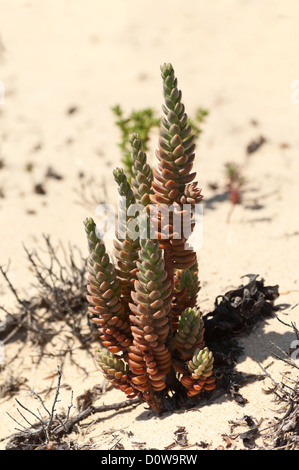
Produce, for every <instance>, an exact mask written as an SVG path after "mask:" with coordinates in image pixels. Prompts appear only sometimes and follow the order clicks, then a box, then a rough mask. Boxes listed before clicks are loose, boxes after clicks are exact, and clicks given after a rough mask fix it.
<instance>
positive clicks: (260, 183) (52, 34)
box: [0, 0, 299, 449]
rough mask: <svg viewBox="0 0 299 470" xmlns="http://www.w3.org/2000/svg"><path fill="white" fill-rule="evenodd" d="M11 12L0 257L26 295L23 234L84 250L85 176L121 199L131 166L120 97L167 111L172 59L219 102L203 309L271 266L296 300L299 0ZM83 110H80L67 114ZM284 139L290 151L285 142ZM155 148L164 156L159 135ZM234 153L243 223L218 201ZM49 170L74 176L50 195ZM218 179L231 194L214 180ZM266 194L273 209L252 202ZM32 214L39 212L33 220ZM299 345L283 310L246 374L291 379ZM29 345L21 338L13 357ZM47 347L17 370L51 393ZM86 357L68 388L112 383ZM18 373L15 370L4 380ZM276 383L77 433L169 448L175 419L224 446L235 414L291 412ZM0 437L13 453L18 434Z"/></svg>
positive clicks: (111, 418) (121, 1)
mask: <svg viewBox="0 0 299 470" xmlns="http://www.w3.org/2000/svg"><path fill="white" fill-rule="evenodd" d="M0 11H1V17H0V34H1V38H2V42H3V46H4V51H3V50H2V51H1V52H0V54H1V55H0V65H1V72H0V80H1V81H3V82H4V83H5V87H6V96H5V104H1V105H0V135H1V147H0V151H1V158H3V159H4V161H5V167H4V168H3V169H1V170H0V187H3V190H4V193H5V198H4V199H0V223H1V246H0V264H1V265H4V266H5V265H7V263H8V261H9V260H10V261H11V265H10V270H9V273H10V277H11V279H12V281H13V282H14V284H15V285H16V286H17V288H18V290H19V292H20V294H23V293H24V292H26V291H27V290H28V288H29V286H30V282H31V280H32V273H30V272H29V271H28V263H27V260H26V256H25V253H24V249H23V244H25V245H26V246H27V247H28V248H31V247H35V246H37V245H38V244H39V242H40V240H41V235H42V234H43V233H48V234H50V235H51V236H52V238H53V239H54V240H58V239H61V240H62V241H63V242H64V243H66V244H67V243H68V242H69V241H70V242H72V243H74V244H76V245H78V246H79V247H80V248H81V249H82V250H83V251H84V253H86V254H87V249H86V240H85V234H84V230H83V224H82V221H83V219H84V218H85V217H86V216H93V215H94V209H95V208H90V210H88V209H87V208H86V207H82V206H80V205H78V204H77V202H76V201H78V199H79V198H78V196H77V194H76V192H75V188H76V187H77V188H78V186H79V179H78V173H79V172H80V171H84V173H85V174H86V177H91V176H93V177H94V178H95V179H96V180H97V181H98V182H99V186H100V184H101V181H102V178H104V179H105V181H106V184H107V186H108V190H109V201H115V197H116V195H115V192H116V186H115V184H114V181H113V178H112V169H113V168H114V167H116V166H120V152H119V149H118V147H117V142H118V140H119V133H118V129H117V128H116V126H115V124H114V116H113V114H112V112H111V107H112V106H114V105H115V104H116V103H119V104H121V105H122V107H123V108H124V109H125V110H126V112H130V111H131V110H132V109H142V108H144V107H148V106H150V107H154V108H155V109H157V110H159V109H160V106H161V99H162V91H161V78H160V70H159V67H160V65H161V64H162V63H164V62H171V63H172V64H173V66H174V68H175V71H176V74H177V76H178V80H179V87H180V88H181V89H182V91H183V101H184V104H185V106H186V110H187V112H188V114H189V115H190V116H192V115H193V113H194V112H195V110H196V109H197V107H199V106H201V107H205V108H207V109H209V111H210V115H209V117H208V118H207V123H206V125H205V126H204V133H203V135H202V137H201V139H200V141H199V144H198V147H197V160H196V163H195V169H196V171H197V172H198V180H199V184H200V185H201V186H202V188H203V193H204V195H205V201H206V205H205V213H204V244H203V247H202V249H201V250H200V251H199V261H200V277H201V280H202V286H203V287H202V290H201V292H200V305H201V306H202V309H203V311H204V312H208V311H209V310H210V309H211V308H212V307H213V301H214V299H215V297H216V296H217V295H218V294H220V293H224V292H225V291H226V290H228V289H230V288H232V287H236V286H237V285H238V284H239V283H240V277H241V276H242V275H244V274H247V273H257V274H260V275H261V276H262V277H264V278H265V279H266V283H267V284H268V285H271V284H279V286H280V292H281V297H280V299H279V300H278V303H285V304H289V305H290V306H293V305H294V304H295V303H296V302H298V301H299V287H298V282H297V279H298V252H299V237H298V232H299V224H298V178H299V160H298V148H299V132H298V122H299V104H297V105H296V104H292V102H291V93H292V92H293V91H294V90H292V89H291V84H292V82H293V81H294V80H296V79H299V68H298V55H299V30H298V20H299V6H298V2H296V1H295V0H294V1H292V0H286V1H285V2H280V1H278V0H276V1H274V0H264V1H263V2H260V1H258V0H251V1H245V0H221V1H220V0H219V1H217V2H206V1H204V0H188V2H185V4H184V5H183V4H182V2H179V1H178V0H172V1H171V2H170V1H165V0H164V1H162V2H157V1H147V0H143V1H142V2H140V1H136V0H110V2H104V1H96V0H87V1H86V2H84V3H83V2H82V1H80V0H69V1H67V0H52V1H51V2H49V1H46V0H31V1H29V0H28V1H21V0H18V1H17V0H16V1H14V2H11V1H10V0H0ZM71 106H77V107H78V112H77V113H75V114H74V115H72V116H69V115H67V109H68V108H69V107H71ZM252 120H255V121H257V125H253V123H252ZM260 135H263V136H264V137H265V138H266V139H267V142H266V143H265V144H264V145H263V146H262V147H261V149H260V150H259V151H258V152H256V153H254V154H252V155H250V156H248V157H247V156H246V146H247V144H248V143H249V142H250V141H251V140H252V139H255V138H258V137H259V136H260ZM285 143H286V144H288V147H287V148H282V145H281V144H285ZM151 145H152V150H154V148H155V147H156V142H155V141H153V143H152V144H151ZM37 146H38V147H37ZM39 147H40V148H39ZM34 149H35V150H34ZM152 153H153V152H152ZM150 158H151V161H154V160H153V158H152V157H150ZM227 161H235V162H237V163H239V164H240V165H244V174H245V177H246V180H247V184H246V187H245V193H244V199H243V204H242V205H240V206H238V207H236V209H235V211H234V213H233V215H232V219H231V222H230V224H227V223H226V218H227V214H228V212H229V210H230V204H229V202H228V201H221V202H219V201H218V202H217V200H216V201H215V202H214V203H212V201H213V197H214V196H215V195H216V194H219V193H222V192H223V191H224V190H225V187H224V183H225V181H224V173H223V168H224V163H225V162H227ZM29 162H32V163H33V164H34V170H33V172H31V173H28V172H26V171H25V166H26V165H27V164H28V163H29ZM49 166H53V167H54V168H55V170H56V171H57V172H58V173H60V174H62V175H63V176H64V180H63V182H59V181H54V180H47V181H46V182H45V187H46V190H47V194H46V195H44V196H42V195H37V194H35V193H34V192H33V190H32V188H33V185H34V184H36V183H40V182H43V181H44V174H45V171H46V170H47V168H48V167H49ZM214 182H216V183H218V184H219V191H218V192H214V191H212V190H211V189H209V183H214ZM99 193H100V188H99ZM257 204H258V205H260V209H259V210H254V209H253V207H254V206H256V205H257ZM32 210H34V211H35V212H36V213H35V214H29V213H28V211H32ZM0 292H1V299H2V300H1V304H5V305H6V306H8V305H12V304H13V299H12V296H11V293H10V292H9V291H8V289H7V286H6V285H5V282H4V281H3V280H0ZM279 316H280V318H281V319H283V320H284V321H286V322H288V323H290V322H291V321H296V317H297V316H298V308H297V309H296V308H295V309H293V310H291V309H290V308H288V309H286V310H285V311H283V312H281V313H280V314H279ZM292 339H293V336H292V334H291V331H290V330H289V329H288V328H287V327H285V326H284V325H282V324H281V323H280V322H279V321H278V320H277V319H276V318H273V319H271V320H267V321H266V322H265V323H262V324H260V325H259V326H258V328H257V329H256V331H255V332H254V333H253V334H252V335H250V337H248V338H244V339H242V341H241V342H242V345H243V346H244V356H242V357H241V358H240V362H239V364H238V366H237V368H238V370H240V371H244V372H246V373H252V372H253V373H260V372H261V370H260V368H259V366H258V364H257V362H260V363H261V364H262V365H263V366H266V365H268V364H271V365H270V367H269V369H268V371H269V373H271V375H272V376H273V377H274V378H275V379H276V380H278V381H280V380H282V374H283V373H284V372H285V371H289V368H287V367H285V366H284V365H283V364H282V362H280V361H278V360H276V359H273V357H272V353H273V351H274V352H276V351H275V348H274V347H273V345H272V344H270V343H269V341H272V342H274V343H275V344H277V345H279V346H280V347H281V348H283V349H286V350H288V348H289V346H290V342H291V340H292ZM19 347H20V344H17V343H14V344H11V345H9V346H8V347H7V351H6V353H7V356H8V357H12V356H13V354H14V353H15V352H16V351H17V350H18V348H19ZM57 347H59V344H58V345H57ZM36 353H37V352H36V351H35V350H34V348H28V347H26V348H22V349H21V351H20V353H19V355H18V359H17V360H16V361H15V362H14V364H13V365H12V366H11V370H13V372H14V373H15V374H17V373H18V374H20V375H22V376H25V377H26V378H27V379H28V382H27V384H28V386H29V387H31V388H34V389H35V390H36V391H41V390H43V389H45V388H47V387H48V386H49V384H51V380H49V379H48V380H45V377H48V376H50V375H51V374H53V373H55V371H56V366H57V359H56V358H48V357H47V358H46V357H45V360H44V361H43V363H42V364H40V365H39V366H38V367H37V366H36V365H35V363H34V356H35V355H36ZM75 357H76V359H77V360H79V361H80V363H81V364H83V365H84V367H85V368H86V370H87V371H88V376H87V377H86V375H84V374H83V373H82V371H80V370H79V369H78V368H76V367H74V366H72V365H71V364H68V366H67V367H66V368H65V369H64V375H63V382H64V383H65V384H68V385H69V387H70V388H71V389H72V390H73V391H74V396H75V397H76V396H78V395H80V393H82V392H83V391H84V390H86V389H87V388H89V387H92V386H94V385H95V384H97V383H99V382H101V380H102V378H101V374H100V373H99V372H98V371H97V370H96V366H95V364H94V363H93V360H92V359H90V358H89V357H86V356H85V354H84V353H82V352H80V351H77V352H76V353H75ZM8 372H9V369H8V368H6V369H5V371H4V372H3V379H4V378H5V377H6V376H7V374H8ZM269 385H271V382H270V381H269V380H266V381H265V382H256V383H254V384H251V385H248V386H246V387H245V388H243V389H242V390H241V393H242V394H243V395H244V396H245V397H246V398H247V399H248V404H246V406H245V407H243V408H242V407H240V406H239V405H237V404H236V403H235V402H232V401H230V400H229V399H227V398H226V397H222V398H220V399H219V400H218V401H216V403H213V404H212V405H209V406H206V407H204V408H200V409H198V410H196V411H188V412H185V413H183V414H182V413H175V414H172V415H166V416H164V417H162V418H158V417H154V416H153V415H152V414H151V413H149V412H148V411H147V410H146V407H144V406H143V405H141V406H139V407H137V408H136V409H134V410H131V411H124V412H121V413H107V415H106V416H105V418H106V419H105V420H103V419H102V418H103V416H102V415H101V416H98V417H97V416H95V417H94V423H93V424H92V425H91V427H90V428H88V430H86V429H82V434H81V435H79V436H78V435H73V436H72V438H73V439H74V440H78V442H79V444H82V443H84V442H85V443H86V442H88V441H89V439H92V440H93V442H94V444H95V446H96V448H105V449H107V448H110V447H112V446H113V444H115V442H117V441H118V440H119V439H121V441H120V442H121V444H123V445H124V446H125V448H128V449H130V448H134V446H136V444H134V442H144V443H145V444H144V446H145V447H146V448H157V449H164V447H165V446H167V445H169V444H171V443H172V442H173V440H174V432H175V431H176V429H177V426H185V428H186V431H187V432H188V439H189V442H190V443H191V444H192V445H195V444H196V442H198V443H199V442H200V441H205V442H208V443H210V444H211V448H217V446H219V445H224V446H225V442H224V441H223V439H222V435H223V434H228V433H229V431H230V425H229V421H230V420H237V419H240V418H242V417H243V416H244V415H251V416H253V417H255V418H257V419H260V418H264V424H265V427H266V425H267V423H268V421H269V420H270V419H272V418H273V417H274V416H279V414H278V407H277V404H275V403H274V402H273V395H272V394H270V395H269V394H265V393H263V391H262V389H264V388H267V386H269ZM63 393H64V392H63ZM69 394H70V391H69V390H68V391H66V394H65V395H63V398H62V403H61V406H62V407H64V408H65V409H66V408H67V405H68V403H69ZM18 398H19V399H21V401H22V402H23V403H25V404H29V403H31V400H32V399H31V398H30V396H29V392H28V390H27V389H26V388H25V389H22V391H21V392H20V393H19V394H18ZM47 399H48V400H49V401H51V397H48V398H47ZM123 399H124V395H123V394H121V393H120V392H117V391H109V392H107V394H106V395H105V396H104V397H103V398H102V399H100V400H98V402H97V404H100V403H114V402H117V401H118V400H123ZM34 406H35V407H37V406H38V405H37V404H35V405H34ZM0 407H1V417H0V423H1V425H0V438H1V437H5V436H7V435H9V434H11V433H13V432H14V428H15V426H16V425H15V423H14V422H13V421H12V420H11V419H10V418H9V417H8V415H7V414H6V412H9V413H10V414H12V415H13V416H15V417H16V415H17V410H16V403H15V401H14V399H10V400H7V399H3V400H2V401H1V402H0ZM74 412H75V410H74ZM89 422H92V419H90V420H89ZM85 433H86V435H85ZM131 433H132V434H131ZM113 436H115V439H116V440H115V441H114V437H113ZM233 445H234V446H236V447H242V442H241V441H240V439H237V440H236V441H233ZM0 446H2V447H3V448H4V447H5V441H4V442H2V443H1V444H0Z"/></svg>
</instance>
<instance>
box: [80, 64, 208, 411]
mask: <svg viewBox="0 0 299 470" xmlns="http://www.w3.org/2000/svg"><path fill="white" fill-rule="evenodd" d="M161 72H162V80H163V93H164V105H163V107H162V109H163V114H164V115H163V117H162V119H161V127H160V138H159V143H158V149H157V151H156V156H157V158H158V167H157V169H151V167H150V166H149V164H148V163H147V157H146V154H145V152H144V151H143V148H142V141H141V139H140V136H139V135H138V134H137V133H133V134H131V135H130V136H129V143H130V147H131V161H132V168H131V171H130V175H127V174H126V173H125V172H124V171H123V170H122V169H118V168H117V169H116V170H115V171H114V178H115V181H116V182H117V184H118V192H119V195H120V197H121V202H120V204H119V214H118V216H119V219H121V220H122V222H124V223H123V225H122V226H120V224H118V228H117V230H116V232H115V240H114V251H113V257H114V259H110V257H109V256H108V254H107V253H106V250H105V246H104V243H103V241H102V240H101V237H100V235H98V234H97V231H96V225H95V222H94V221H93V220H92V219H87V220H86V221H85V230H86V233H87V238H88V246H89V258H88V271H89V278H88V287H87V288H88V296H87V298H88V301H89V303H90V307H89V312H90V314H91V315H93V316H94V318H93V320H94V321H95V322H96V324H97V325H98V326H99V330H100V339H101V344H102V347H103V350H101V351H100V352H98V353H97V357H96V359H97V362H98V364H99V366H100V367H101V369H102V371H103V373H104V375H105V377H106V378H107V379H108V380H109V381H110V382H111V383H112V385H113V386H114V387H116V388H118V389H120V390H122V391H123V392H124V393H126V395H127V396H128V397H129V398H131V397H134V396H136V395H138V397H139V398H140V400H142V401H145V402H147V403H148V404H149V405H150V406H151V408H152V409H153V410H155V411H161V410H163V409H164V407H165V403H166V400H169V397H170V395H172V396H175V395H176V394H185V395H186V397H187V396H189V397H192V396H194V395H197V394H199V393H200V392H201V391H204V390H212V389H213V388H214V387H215V380H214V377H213V355H212V352H211V351H209V350H208V349H207V347H205V342H204V321H203V318H202V314H201V312H200V309H199V308H198V306H197V295H198V292H199V289H200V283H199V279H198V265H197V255H196V252H195V251H194V250H193V249H192V248H191V247H190V246H188V237H189V236H190V234H191V233H192V231H193V228H194V224H195V221H194V209H195V206H196V205H197V204H199V203H200V202H201V200H202V197H203V196H202V194H201V189H199V188H198V186H197V183H196V182H194V181H193V180H194V178H195V175H196V173H194V172H192V167H193V161H194V157H195V153H194V150H195V145H194V136H193V134H192V132H191V126H190V125H188V117H187V114H186V113H185V108H184V105H183V104H182V100H181V99H182V94H181V91H180V90H179V89H178V88H177V79H176V77H175V73H174V70H173V67H172V65H171V64H164V65H163V66H162V67H161ZM136 205H137V208H138V219H137V220H138V224H137V226H138V229H139V231H137V232H136V230H135V228H136V223H135V224H133V222H135V221H136V217H137V216H136V214H135V212H136V210H135V209H136ZM186 207H188V208H189V209H190V216H191V223H190V227H189V231H185V230H184V220H185V219H184V217H185V215H186Z"/></svg>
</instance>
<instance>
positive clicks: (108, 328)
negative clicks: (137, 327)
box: [84, 219, 131, 353]
mask: <svg viewBox="0 0 299 470" xmlns="http://www.w3.org/2000/svg"><path fill="white" fill-rule="evenodd" d="M84 224H85V230H86V233H87V237H88V246H89V252H90V254H89V258H88V263H87V269H88V272H89V276H88V280H89V284H88V285H87V290H88V292H89V294H90V295H88V296H87V300H88V301H89V303H90V304H91V307H89V308H88V310H89V312H90V313H92V314H93V315H96V316H97V317H98V318H93V321H94V322H95V323H96V324H97V325H99V327H100V328H99V331H100V332H101V340H102V344H103V346H105V347H106V348H107V349H108V350H109V351H110V352H112V353H116V352H119V351H125V350H126V349H127V348H128V347H129V345H130V344H131V332H130V326H129V319H128V315H127V312H126V310H125V306H124V304H123V303H122V301H121V298H120V284H119V280H118V279H117V277H116V272H115V269H114V266H113V265H112V264H111V263H110V261H109V256H108V255H107V253H106V249H105V246H104V244H103V242H102V241H101V240H100V239H98V238H97V236H96V232H95V230H96V225H95V223H94V221H93V220H92V219H86V221H85V222H84Z"/></svg>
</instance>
